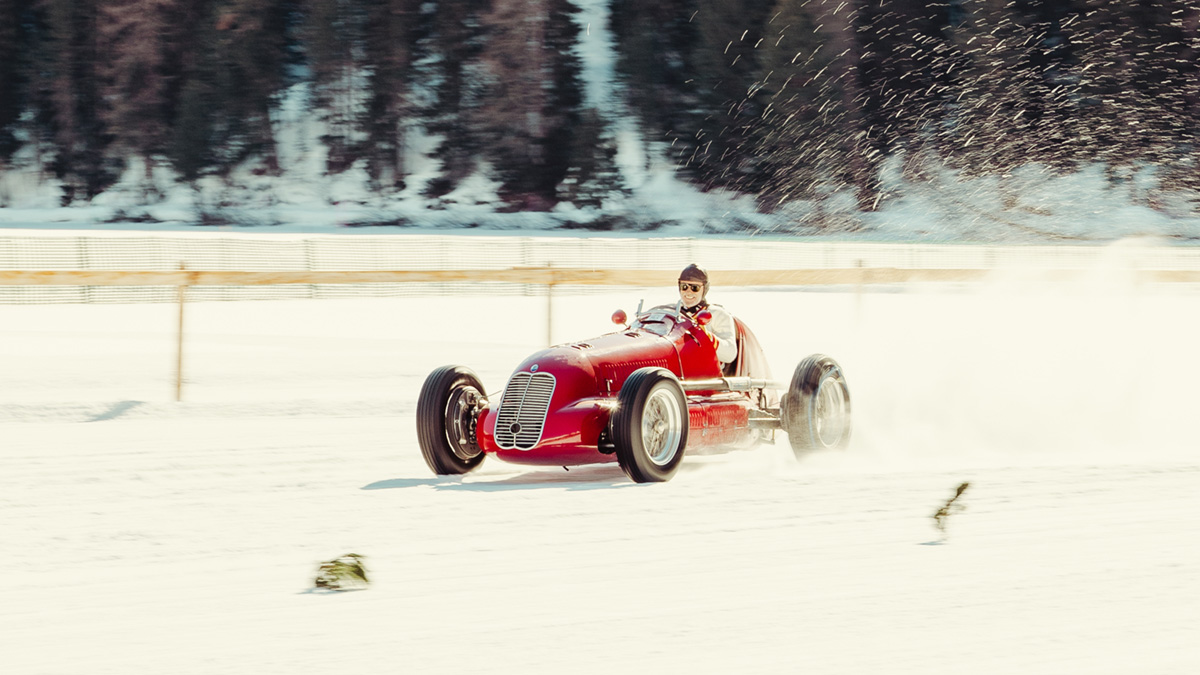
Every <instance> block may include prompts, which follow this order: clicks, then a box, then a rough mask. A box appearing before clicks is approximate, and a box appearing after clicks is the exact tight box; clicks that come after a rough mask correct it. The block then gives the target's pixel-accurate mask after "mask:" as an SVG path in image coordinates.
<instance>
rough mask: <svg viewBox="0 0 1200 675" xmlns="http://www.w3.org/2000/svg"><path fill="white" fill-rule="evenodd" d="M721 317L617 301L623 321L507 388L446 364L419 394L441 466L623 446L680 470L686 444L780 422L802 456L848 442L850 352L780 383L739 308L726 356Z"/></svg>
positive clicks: (641, 478)
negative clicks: (632, 309) (715, 325)
mask: <svg viewBox="0 0 1200 675" xmlns="http://www.w3.org/2000/svg"><path fill="white" fill-rule="evenodd" d="M711 318H712V315H711V314H709V313H708V312H707V311H702V312H700V313H699V314H698V315H697V316H696V318H695V320H693V319H690V318H688V317H687V316H686V315H684V314H682V313H680V312H678V311H676V310H675V308H674V307H673V306H670V305H666V306H660V307H654V308H652V309H650V310H648V311H645V312H641V311H639V312H638V314H637V317H636V318H635V319H634V321H633V322H632V323H630V324H628V325H626V321H627V315H626V314H625V312H623V311H617V312H616V313H614V314H613V321H614V323H617V324H619V325H622V326H623V328H622V329H621V330H618V331H616V332H614V333H609V334H607V335H602V336H600V337H597V338H595V339H592V340H587V341H584V342H573V343H569V344H562V345H557V346H554V347H550V348H548V349H544V350H542V351H539V352H537V353H535V354H533V355H532V356H530V357H529V358H527V359H525V361H523V362H522V363H521V364H520V365H519V366H517V369H516V370H515V371H514V372H513V374H512V377H511V378H509V380H508V386H506V387H505V388H504V392H503V393H502V394H501V395H500V396H499V397H498V398H497V397H492V396H489V395H488V394H487V393H486V391H485V389H484V387H483V384H482V383H481V382H480V381H479V378H478V377H477V376H476V375H475V373H474V372H472V371H471V370H470V369H468V368H464V367H462V366H443V367H441V368H438V369H436V370H434V371H433V372H432V373H430V374H429V377H427V378H426V380H425V384H424V386H422V388H421V394H420V397H419V399H418V402H417V438H418V440H419V442H420V445H421V454H422V455H423V456H424V457H425V461H426V463H427V464H428V465H429V468H430V469H432V470H433V472H434V473H436V474H440V475H448V474H463V473H467V472H468V471H471V470H472V469H474V468H475V467H477V466H479V464H480V462H482V461H483V458H484V456H485V455H489V454H490V455H495V456H496V457H498V458H500V459H502V460H505V461H508V462H513V463H516V464H533V465H554V466H572V465H580V464H595V463H600V462H611V461H614V460H615V461H616V462H618V463H619V464H620V466H621V469H622V470H624V471H625V473H626V474H627V475H628V476H629V477H630V478H631V479H633V480H634V481H637V482H639V483H645V482H657V481H666V480H670V478H671V477H672V476H673V475H674V474H675V472H676V471H678V470H679V464H680V462H681V461H682V459H683V456H684V454H685V452H686V453H708V452H714V451H726V450H732V449H739V448H747V447H751V446H753V445H755V444H757V443H758V442H759V441H762V440H772V441H773V440H774V436H775V433H776V431H777V430H783V431H784V432H786V433H787V435H788V439H789V441H790V442H791V446H792V449H793V450H794V451H795V452H796V454H797V456H800V455H803V454H804V453H807V452H809V451H811V450H814V449H821V448H833V449H841V448H845V447H846V446H847V445H848V443H849V441H850V390H849V389H848V388H847V386H846V379H845V376H844V375H843V374H842V369H841V367H840V366H839V365H838V364H837V362H836V361H834V360H833V359H831V358H829V357H828V356H824V355H821V354H816V355H813V356H809V357H808V358H805V359H804V360H802V361H801V362H800V364H799V365H797V366H796V370H795V372H794V373H793V375H792V380H791V383H790V385H788V386H786V387H785V386H784V385H782V384H776V383H774V382H772V381H771V375H770V372H769V371H768V367H767V361H766V358H765V356H764V355H763V351H762V347H761V346H759V343H758V340H757V339H756V338H755V337H754V334H753V333H751V332H750V329H749V328H747V327H746V325H745V324H744V323H743V322H742V321H741V320H740V319H737V318H735V319H734V323H735V325H736V327H737V342H738V356H737V359H736V360H735V361H734V362H733V363H729V364H726V365H725V367H724V368H722V367H721V364H720V363H718V361H717V356H716V347H715V344H714V342H713V339H712V338H711V337H710V336H709V334H708V332H707V331H706V330H705V328H704V325H705V324H707V323H708V321H709V320H710V319H711ZM781 391H782V396H780V392H781Z"/></svg>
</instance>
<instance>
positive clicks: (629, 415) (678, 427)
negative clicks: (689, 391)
mask: <svg viewBox="0 0 1200 675" xmlns="http://www.w3.org/2000/svg"><path fill="white" fill-rule="evenodd" d="M687 438H688V407H687V397H686V396H685V395H684V393H683V386H682V385H680V384H679V380H678V378H676V377H675V375H674V374H673V373H671V371H669V370H667V369H665V368H640V369H638V370H635V371H634V372H633V374H632V375H630V376H629V377H628V378H627V379H626V380H625V384H624V385H622V387H621V392H620V393H619V394H618V395H617V409H616V410H615V411H613V416H612V439H613V445H615V446H616V452H617V462H618V463H619V464H620V465H621V469H622V470H623V471H624V472H625V475H627V476H629V477H630V478H631V479H632V480H633V481H634V482H636V483H661V482H663V481H668V480H670V479H671V477H672V476H674V475H675V472H677V471H678V470H679V463H680V462H682V461H683V450H684V448H686V447H687Z"/></svg>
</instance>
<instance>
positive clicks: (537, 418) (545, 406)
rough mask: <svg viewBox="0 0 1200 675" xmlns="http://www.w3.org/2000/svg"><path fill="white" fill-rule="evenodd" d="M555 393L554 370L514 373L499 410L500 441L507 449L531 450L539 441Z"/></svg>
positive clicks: (498, 437) (497, 443) (497, 439)
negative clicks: (551, 398)
mask: <svg viewBox="0 0 1200 675" xmlns="http://www.w3.org/2000/svg"><path fill="white" fill-rule="evenodd" d="M553 395H554V376H553V375H551V374H550V373H524V372H522V373H517V374H516V375H513V376H512V379H511V380H509V381H508V386H507V387H505V389H504V397H503V398H501V399H500V408H499V409H498V410H497V411H496V445H498V446H500V447H501V448H504V449H506V450H509V449H512V448H516V449H518V450H529V449H530V448H532V447H534V446H535V445H537V444H538V441H540V440H541V439H542V429H543V428H544V427H545V425H546V411H548V410H549V409H550V397H551V396H553Z"/></svg>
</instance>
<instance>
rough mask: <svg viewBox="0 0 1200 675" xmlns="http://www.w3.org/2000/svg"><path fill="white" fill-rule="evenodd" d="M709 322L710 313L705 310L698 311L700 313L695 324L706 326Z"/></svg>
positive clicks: (710, 318)
mask: <svg viewBox="0 0 1200 675" xmlns="http://www.w3.org/2000/svg"><path fill="white" fill-rule="evenodd" d="M709 321H712V312H710V311H708V310H707V309H702V310H700V313H699V314H697V315H696V323H698V324H700V325H701V326H707V325H708V322H709Z"/></svg>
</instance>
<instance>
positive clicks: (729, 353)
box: [675, 263, 737, 367]
mask: <svg viewBox="0 0 1200 675" xmlns="http://www.w3.org/2000/svg"><path fill="white" fill-rule="evenodd" d="M707 297H708V272H705V271H704V268H703V267H700V266H699V265H696V264H695V263H693V264H691V265H688V266H687V267H685V268H683V271H682V272H680V273H679V303H678V304H677V305H675V309H676V310H677V311H678V312H679V313H681V314H683V315H685V316H687V317H688V318H689V319H693V320H694V319H695V318H696V315H697V314H699V313H700V311H701V310H705V309H707V310H708V311H709V313H710V314H712V320H711V321H709V322H708V325H707V326H703V329H704V332H705V333H706V334H708V336H709V337H711V338H712V339H713V342H714V343H716V347H717V361H720V362H721V366H722V367H724V365H725V364H726V363H732V362H733V361H734V360H735V359H736V358H737V331H736V329H735V328H734V325H733V315H731V314H730V313H729V312H728V311H726V310H725V308H724V307H722V306H720V305H710V304H708V299H707Z"/></svg>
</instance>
